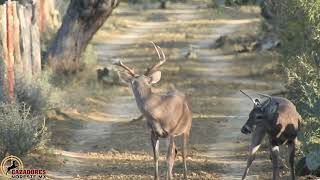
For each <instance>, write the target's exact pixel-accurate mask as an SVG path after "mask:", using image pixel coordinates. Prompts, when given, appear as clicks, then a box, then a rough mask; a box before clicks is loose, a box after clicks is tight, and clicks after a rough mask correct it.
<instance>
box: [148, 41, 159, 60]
mask: <svg viewBox="0 0 320 180" xmlns="http://www.w3.org/2000/svg"><path fill="white" fill-rule="evenodd" d="M150 42H151V43H152V45H153V47H154V49H155V50H156V51H157V54H158V57H159V59H161V56H160V53H159V50H158V47H159V46H157V45H156V44H155V43H154V42H153V41H150ZM159 48H160V47H159ZM160 49H161V48H160Z"/></svg>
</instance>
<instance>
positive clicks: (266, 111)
mask: <svg viewBox="0 0 320 180" xmlns="http://www.w3.org/2000/svg"><path fill="white" fill-rule="evenodd" d="M240 91H241V90H240ZM241 92H242V93H243V94H244V95H245V96H247V97H248V98H249V99H250V100H251V101H252V102H253V104H254V105H253V109H252V110H251V112H250V113H249V118H248V120H247V122H246V123H245V124H244V125H243V126H242V128H241V132H242V133H243V134H250V133H251V132H252V131H253V127H254V126H255V125H257V124H260V123H266V122H268V120H271V119H273V118H274V117H275V115H276V113H277V111H278V106H279V104H278V103H276V102H273V101H272V97H271V96H269V95H266V94H261V93H258V94H259V95H260V96H263V97H266V98H268V99H267V100H266V101H263V102H260V100H259V99H254V98H252V97H250V96H249V95H248V94H246V93H244V92H243V91H241Z"/></svg>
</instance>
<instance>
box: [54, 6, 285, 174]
mask: <svg viewBox="0 0 320 180" xmlns="http://www.w3.org/2000/svg"><path fill="white" fill-rule="evenodd" d="M172 6H173V7H172V8H171V9H168V10H164V11H160V10H157V9H149V10H146V11H144V12H140V13H138V12H137V13H136V14H135V16H141V15H143V16H146V17H147V18H146V19H145V20H144V21H141V22H139V23H137V25H134V26H132V27H130V28H127V29H126V30H125V32H124V33H120V34H116V35H114V34H112V33H110V32H104V31H103V30H102V32H101V33H103V37H107V39H108V41H97V40H96V41H97V42H98V43H96V51H97V54H98V59H99V65H100V66H105V65H109V64H110V62H111V61H110V60H112V59H113V58H125V61H127V62H128V63H131V64H132V65H134V66H135V67H136V68H137V69H140V68H142V67H143V68H145V67H146V61H149V60H150V61H151V59H148V58H146V57H154V52H153V50H152V46H150V44H149V41H150V40H152V41H156V42H159V44H160V46H161V47H162V48H163V49H164V50H165V52H166V54H167V55H168V57H169V59H170V60H169V62H168V63H167V65H166V67H164V70H163V71H164V73H163V74H164V75H163V80H162V83H160V84H161V85H160V86H159V87H158V89H160V91H165V90H167V89H170V88H179V89H184V91H186V92H188V93H191V94H192V96H193V107H194V111H195V112H194V118H193V119H194V123H193V129H192V132H191V139H190V153H191V154H190V158H189V163H190V165H189V174H190V178H191V179H228V180H229V179H239V178H240V176H241V174H242V172H243V169H244V164H245V158H246V149H247V147H248V141H249V138H248V137H246V136H243V135H241V134H240V128H241V126H242V124H243V123H244V121H245V120H246V115H247V113H248V111H249V110H250V108H251V106H252V105H251V104H250V102H248V100H247V99H245V98H243V97H242V96H241V95H240V94H239V93H238V90H239V89H251V90H262V89H263V90H265V89H277V88H279V84H278V83H272V84H270V83H268V82H266V81H264V80H262V79H261V78H252V74H250V73H251V71H248V70H247V69H246V68H256V66H257V67H258V66H260V64H261V63H260V62H259V63H258V62H256V61H255V60H251V59H252V58H250V56H239V55H237V54H225V53H224V52H223V50H217V49H212V48H211V46H212V44H213V43H214V42H215V40H216V39H217V38H219V37H220V36H223V35H228V34H232V33H235V32H237V31H239V29H246V28H247V27H248V26H249V25H250V24H253V23H255V22H257V21H258V19H257V18H256V16H255V15H250V14H249V15H246V13H244V14H245V15H243V17H241V18H235V17H232V16H231V17H228V18H221V17H220V16H222V17H223V15H219V16H217V17H216V16H214V17H212V16H213V15H212V14H213V13H215V12H211V11H213V10H211V9H204V10H203V9H199V6H200V5H199V4H197V3H193V4H174V5H172ZM121 8H128V7H120V10H119V13H118V14H117V13H116V15H115V16H121V17H122V14H121V12H125V10H123V9H121ZM230 11H231V13H235V14H237V13H239V12H237V10H230ZM239 11H240V10H239ZM226 14H228V12H226ZM247 14H248V13H247ZM253 14H254V13H253ZM123 16H125V15H123ZM131 16H132V15H131ZM250 16H252V17H251V18H250ZM159 17H161V18H159ZM219 18H221V19H219ZM97 36H98V37H100V36H101V35H99V33H98V35H97ZM190 46H192V47H193V48H194V53H195V54H196V55H197V58H196V59H191V60H190V59H189V60H188V59H186V58H185V55H186V53H187V52H188V48H189V47H190ZM264 63H266V62H264ZM119 91H120V92H121V93H118V94H117V93H116V94H115V95H113V96H112V98H111V99H110V101H107V102H104V101H101V100H99V99H95V98H89V101H90V102H92V103H94V104H99V107H100V108H99V110H97V109H95V110H94V111H90V110H89V112H86V113H81V112H80V113H78V112H74V113H71V114H70V116H72V117H73V120H69V121H67V122H57V123H56V124H55V125H54V127H55V128H56V129H62V130H61V131H57V132H55V133H54V134H53V136H54V137H53V138H54V139H55V141H56V142H59V140H61V139H63V138H65V137H63V136H64V135H65V133H63V132H64V131H66V130H65V129H67V131H68V132H69V133H70V135H69V137H68V142H66V143H64V144H58V143H57V144H56V146H57V149H56V150H55V153H56V154H57V155H58V156H59V159H60V160H61V161H63V165H61V166H60V167H55V168H52V169H50V174H51V176H52V178H54V179H58V178H60V179H72V178H75V177H76V178H78V179H119V178H120V179H150V178H151V177H152V174H153V173H152V172H153V171H152V170H153V166H152V160H151V156H150V152H151V148H150V143H149V135H148V131H147V129H146V126H145V123H144V122H143V121H138V122H129V121H130V120H131V119H133V118H134V117H137V116H138V115H139V112H138V111H137V109H136V106H135V101H134V99H133V97H132V96H131V94H130V93H128V92H129V91H130V90H129V89H128V88H123V87H119ZM70 127H72V128H70ZM161 149H162V150H164V151H163V152H165V143H164V142H161ZM161 160H162V161H163V157H162V158H161ZM180 161H181V157H178V162H177V165H176V168H175V169H176V170H175V172H176V174H175V176H176V177H181V174H182V166H181V162H180ZM266 163H267V162H266V161H259V160H257V161H255V165H256V168H253V172H252V173H250V174H253V175H252V176H250V177H252V178H256V177H257V178H258V176H257V175H256V174H263V176H268V173H270V172H269V171H267V172H265V171H264V170H263V168H265V166H266V165H265V164H266ZM160 166H161V171H162V172H163V173H162V175H163V176H164V174H165V173H164V169H165V167H164V166H165V164H164V163H161V164H160ZM263 176H262V177H263Z"/></svg>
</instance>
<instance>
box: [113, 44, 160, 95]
mask: <svg viewBox="0 0 320 180" xmlns="http://www.w3.org/2000/svg"><path fill="white" fill-rule="evenodd" d="M152 44H153V46H154V48H155V50H156V52H157V54H158V57H159V62H158V63H156V64H154V65H153V66H151V67H149V68H148V69H147V70H146V71H145V73H144V74H141V75H140V74H136V73H135V72H134V70H133V69H132V68H130V67H128V66H126V65H125V64H123V62H121V61H119V62H117V63H114V65H117V66H120V67H121V68H123V69H124V70H125V72H126V73H127V75H128V77H127V78H126V79H125V81H126V82H128V83H130V85H131V87H132V90H133V93H135V94H139V95H140V96H143V95H145V94H148V93H150V92H151V85H152V84H155V83H157V82H159V81H160V79H161V71H159V70H158V69H159V67H160V66H161V65H162V64H163V63H165V62H166V56H165V54H164V53H163V51H162V49H161V48H160V47H159V46H157V45H156V44H155V43H153V42H152ZM159 51H160V52H161V53H160V52H159Z"/></svg>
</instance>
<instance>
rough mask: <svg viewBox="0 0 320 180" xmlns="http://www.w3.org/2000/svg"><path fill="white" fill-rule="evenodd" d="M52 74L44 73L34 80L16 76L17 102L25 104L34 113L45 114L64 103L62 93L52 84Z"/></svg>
mask: <svg viewBox="0 0 320 180" xmlns="http://www.w3.org/2000/svg"><path fill="white" fill-rule="evenodd" d="M51 77H52V73H51V72H49V71H43V72H42V73H41V74H39V75H38V76H34V77H33V78H32V79H28V78H25V77H24V76H20V75H19V74H17V75H16V80H15V95H16V99H17V102H20V103H25V104H27V105H28V106H29V107H31V110H32V111H33V112H38V113H40V112H45V111H46V110H48V109H51V108H54V107H55V106H57V105H58V104H59V105H61V104H62V103H63V100H62V95H61V93H62V92H61V91H59V90H58V88H56V87H54V86H53V85H52V84H51V81H52V78H51Z"/></svg>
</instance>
